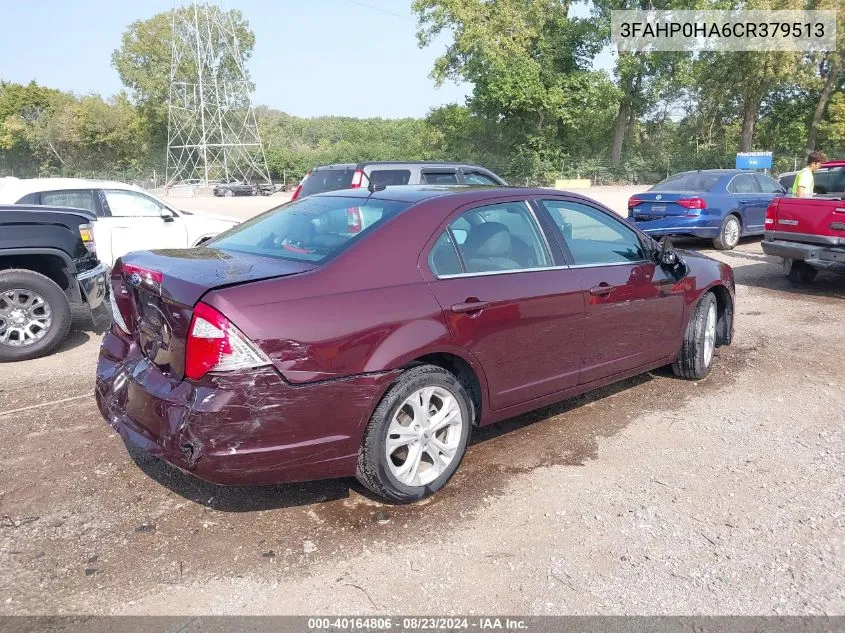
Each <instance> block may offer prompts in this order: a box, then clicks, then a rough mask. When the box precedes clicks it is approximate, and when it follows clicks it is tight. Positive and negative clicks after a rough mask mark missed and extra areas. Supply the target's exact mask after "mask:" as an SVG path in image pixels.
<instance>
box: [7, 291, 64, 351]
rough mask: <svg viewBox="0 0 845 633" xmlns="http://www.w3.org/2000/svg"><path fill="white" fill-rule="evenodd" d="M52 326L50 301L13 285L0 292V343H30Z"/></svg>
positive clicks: (13, 345)
mask: <svg viewBox="0 0 845 633" xmlns="http://www.w3.org/2000/svg"><path fill="white" fill-rule="evenodd" d="M52 325H53V312H52V310H51V309H50V304H49V303H47V301H46V300H45V299H44V297H42V296H41V295H40V294H38V293H37V292H34V291H32V290H28V289H24V288H13V289H11V290H6V291H4V292H3V293H2V294H0V345H8V346H9V347H27V346H29V345H34V344H35V343H37V342H38V341H40V340H41V339H43V338H44V337H45V336H47V333H48V332H49V331H50V328H51V327H52Z"/></svg>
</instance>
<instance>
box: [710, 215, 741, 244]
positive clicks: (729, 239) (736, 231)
mask: <svg viewBox="0 0 845 633" xmlns="http://www.w3.org/2000/svg"><path fill="white" fill-rule="evenodd" d="M741 235H742V225H741V224H740V222H739V218H738V217H736V216H735V215H729V216H727V217H726V218H725V219H724V220H722V227H721V228H720V229H719V236H718V237H717V238H716V239H714V240H713V246H715V247H716V248H717V249H719V250H720V251H730V250H733V249H734V248H736V245H737V244H739V238H740V236H741Z"/></svg>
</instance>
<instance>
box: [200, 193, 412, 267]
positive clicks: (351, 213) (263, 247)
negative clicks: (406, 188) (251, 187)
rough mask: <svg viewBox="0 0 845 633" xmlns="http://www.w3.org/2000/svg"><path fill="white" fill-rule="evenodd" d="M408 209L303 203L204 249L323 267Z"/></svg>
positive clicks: (358, 202) (367, 203) (384, 203)
mask: <svg viewBox="0 0 845 633" xmlns="http://www.w3.org/2000/svg"><path fill="white" fill-rule="evenodd" d="M410 205H411V203H410V202H395V201H393V200H375V199H365V198H348V197H341V196H339V197H323V196H318V197H315V198H304V199H302V200H298V201H296V202H292V203H290V204H286V205H283V206H281V207H278V208H277V209H273V210H271V211H268V212H267V213H264V214H262V215H260V216H258V217H256V218H253V219H252V220H249V221H248V222H244V223H243V224H240V225H238V226H236V227H235V228H234V229H231V230H230V231H228V232H227V233H225V234H224V235H222V236H220V237H219V238H217V239H215V240H212V241H211V242H207V244H208V245H211V246H214V247H215V248H221V249H225V250H232V251H239V252H242V253H252V254H254V255H265V256H268V257H279V258H281V259H292V260H296V261H306V262H322V261H325V260H327V259H330V258H331V257H333V256H335V255H337V254H338V253H339V252H340V251H342V250H343V249H345V248H346V247H348V246H349V245H350V244H351V243H353V242H354V241H356V240H360V239H361V238H362V236H363V235H365V234H366V233H369V232H370V231H372V230H373V229H374V228H375V227H377V226H379V225H381V224H383V223H384V222H386V221H388V220H389V219H390V218H392V217H393V216H395V215H397V214H398V213H401V212H402V211H404V210H405V209H406V208H408V207H409V206H410Z"/></svg>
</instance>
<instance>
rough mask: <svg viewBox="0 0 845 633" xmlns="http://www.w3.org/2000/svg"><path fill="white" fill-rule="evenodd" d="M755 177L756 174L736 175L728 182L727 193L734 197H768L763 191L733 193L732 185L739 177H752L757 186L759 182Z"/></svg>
mask: <svg viewBox="0 0 845 633" xmlns="http://www.w3.org/2000/svg"><path fill="white" fill-rule="evenodd" d="M754 175H755V174H734V175H733V176H732V177H731V179H730V180H729V181H728V184H727V185H725V191H727V192H728V193H729V194H731V195H732V196H755V195H756V196H763V195H768V194H764V193H763V192H762V191H753V192H751V193H740V192H738V191H731V185H732V184H733V182H734V180H735V179H736V178H737V177H738V176H750V177H751V180H752V181H753V182H754V183H755V184H756V183H757V180H756V179H755V178H754ZM705 193H707V192H705Z"/></svg>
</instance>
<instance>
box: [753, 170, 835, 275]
mask: <svg viewBox="0 0 845 633" xmlns="http://www.w3.org/2000/svg"><path fill="white" fill-rule="evenodd" d="M821 169H824V170H825V173H826V175H827V176H829V178H827V179H826V182H829V185H830V187H826V190H825V193H824V194H821V195H818V194H817V195H815V196H813V197H812V198H792V197H788V196H787V197H783V198H775V199H774V200H772V201H771V203H769V207H768V209H767V210H766V226H765V237H764V238H763V252H765V253H766V254H767V255H774V256H776V257H782V258H783V267H784V270H785V271H786V275H787V277H788V278H789V279H790V281H794V282H796V283H810V282H812V281H813V279H815V277H816V273H817V272H818V271H819V270H822V269H824V270H831V271H834V272H840V273H845V161H835V162H829V163H825V164H824V165H823V166H822V168H821ZM821 169H820V171H821Z"/></svg>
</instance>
